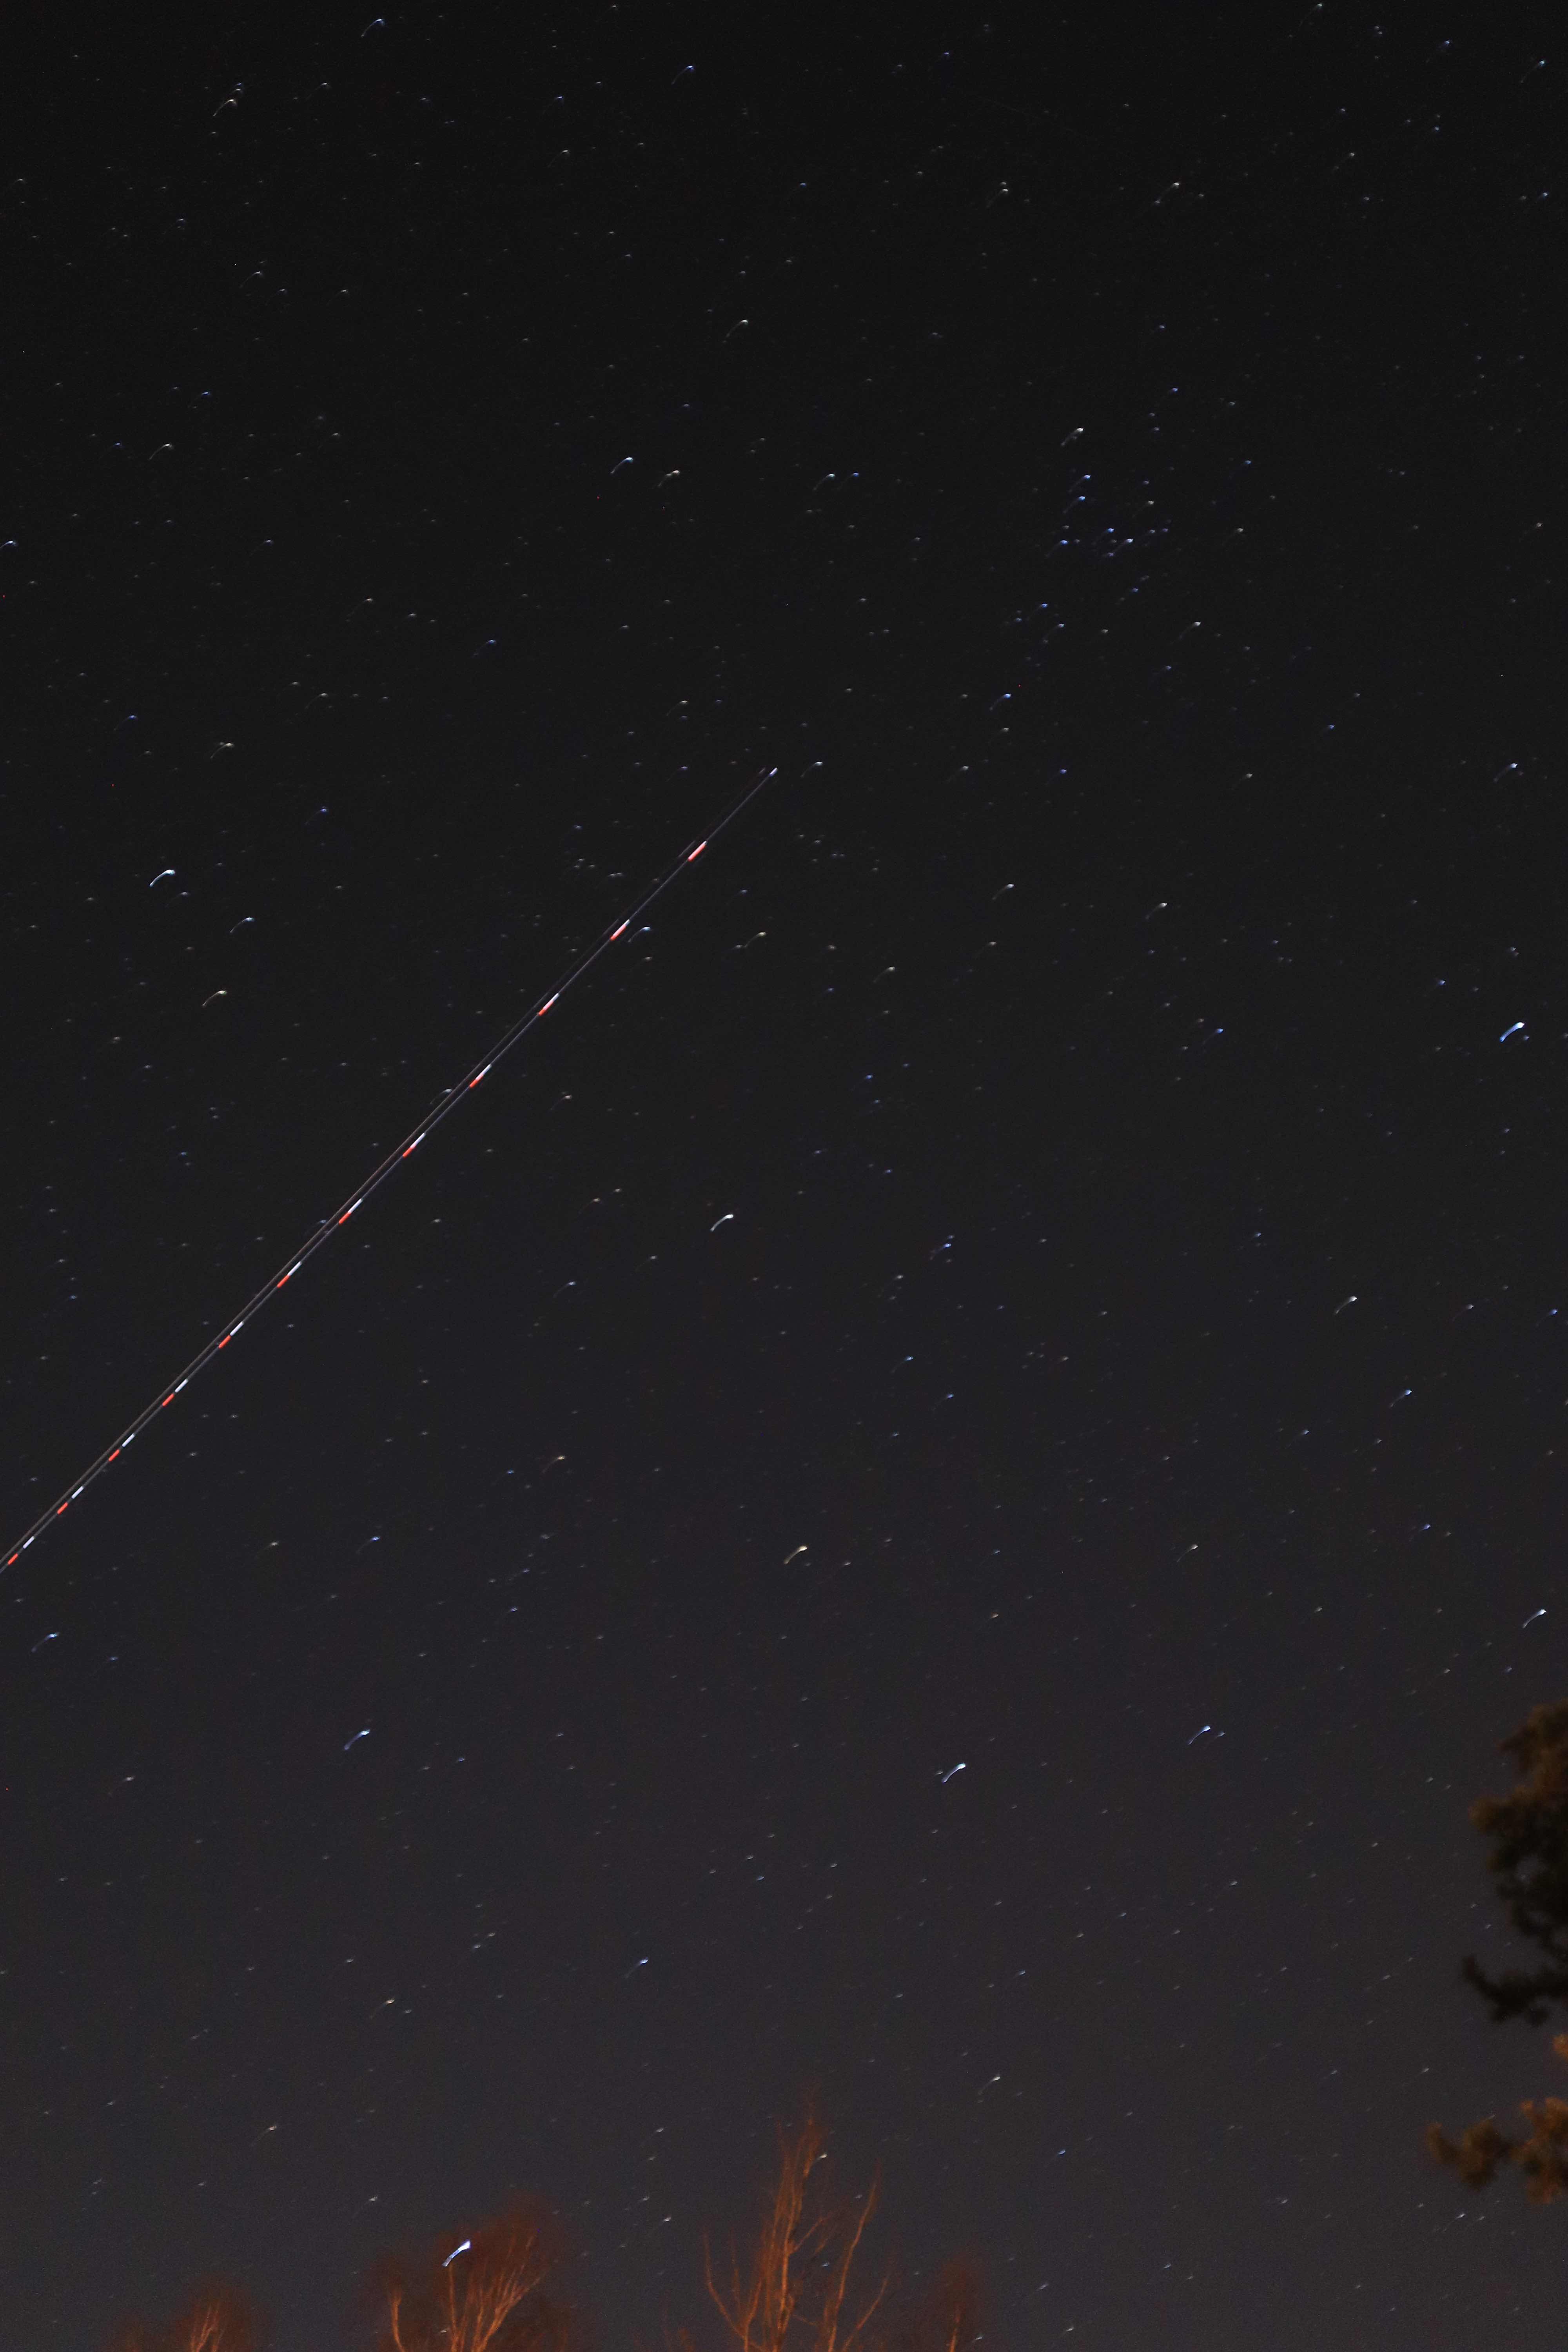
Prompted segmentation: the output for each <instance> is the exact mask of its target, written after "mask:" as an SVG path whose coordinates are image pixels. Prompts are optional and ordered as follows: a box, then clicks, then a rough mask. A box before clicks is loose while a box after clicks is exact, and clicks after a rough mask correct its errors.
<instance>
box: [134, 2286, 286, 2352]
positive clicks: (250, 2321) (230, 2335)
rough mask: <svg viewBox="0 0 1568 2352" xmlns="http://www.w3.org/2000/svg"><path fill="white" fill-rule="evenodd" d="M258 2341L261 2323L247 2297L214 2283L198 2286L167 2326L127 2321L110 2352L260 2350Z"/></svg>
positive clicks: (227, 2351)
mask: <svg viewBox="0 0 1568 2352" xmlns="http://www.w3.org/2000/svg"><path fill="white" fill-rule="evenodd" d="M261 2340H262V2328H261V2322H260V2319H259V2316H258V2313H257V2310H256V2306H255V2305H254V2304H253V2303H252V2302H251V2301H250V2298H249V2296H248V2295H247V2294H244V2293H242V2291H241V2290H240V2289H239V2288H238V2287H234V2286H229V2285H227V2284H225V2283H223V2282H216V2283H215V2284H212V2285H210V2286H205V2287H202V2288H199V2289H198V2290H197V2292H196V2293H195V2294H194V2295H193V2296H192V2297H191V2299H190V2301H189V2303H187V2304H186V2305H185V2306H184V2309H183V2310H182V2311H181V2312H180V2314H179V2315H178V2317H177V2318H175V2319H174V2320H172V2321H171V2322H170V2323H169V2325H168V2326H166V2327H153V2326H148V2324H147V2323H146V2322H145V2321H144V2320H140V2319H132V2320H128V2321H126V2322H125V2323H124V2325H123V2326H121V2328H120V2329H119V2330H118V2332H117V2333H116V2335H115V2336H114V2337H113V2339H112V2342H111V2347H110V2352H259V2347H260V2344H261Z"/></svg>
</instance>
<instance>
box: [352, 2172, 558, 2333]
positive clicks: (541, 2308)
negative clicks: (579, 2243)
mask: <svg viewBox="0 0 1568 2352" xmlns="http://www.w3.org/2000/svg"><path fill="white" fill-rule="evenodd" d="M564 2255H565V2242H564V2240H563V2236H562V2233H561V2231H560V2228H559V2225H558V2224H557V2222H556V2221H555V2219H554V2216H553V2215H552V2213H551V2212H550V2210H549V2209H548V2208H547V2207H546V2206H544V2205H542V2204H538V2203H536V2202H534V2201H533V2200H524V2201H520V2202H519V2203H517V2204H515V2205H512V2206H510V2207H509V2208H508V2209H507V2210H506V2211H505V2212H503V2213H500V2214H498V2215H497V2217H496V2218H495V2220H494V2221H486V2222H483V2223H481V2224H480V2226H479V2227H478V2228H477V2229H475V2230H474V2231H473V2232H472V2234H471V2235H469V2234H466V2233H462V2232H459V2231H454V2232H453V2233H452V2234H451V2235H450V2236H449V2237H447V2238H446V2239H445V2240H443V2241H441V2242H438V2243H437V2244H436V2245H434V2246H432V2247H430V2248H429V2249H428V2250H427V2251H426V2252H425V2253H423V2254H421V2255H416V2257H414V2258H413V2259H412V2260H408V2261H399V2260H396V2259H393V2260H391V2261H388V2262H387V2263H384V2264H383V2265H382V2267H381V2269H380V2271H379V2272H378V2273H377V2274H376V2279H375V2294H376V2301H377V2304H378V2305H379V2308H380V2311H381V2328H380V2333H379V2335H378V2336H377V2338H376V2343H377V2352H570V2347H572V2346H573V2345H574V2343H575V2342H576V2340H577V2334H578V2330H577V2325H576V2321H575V2318H574V2314H573V2313H572V2312H571V2311H569V2310H568V2309H567V2308H566V2306H565V2305H562V2304H557V2303H553V2302H551V2301H550V2300H549V2299H548V2298H547V2297H546V2296H545V2295H544V2294H543V2293H542V2289H543V2285H544V2282H545V2280H546V2279H547V2278H549V2277H550V2276H551V2274H552V2273H553V2272H554V2271H556V2270H558V2269H559V2268H560V2266H561V2263H562V2262H563V2259H564Z"/></svg>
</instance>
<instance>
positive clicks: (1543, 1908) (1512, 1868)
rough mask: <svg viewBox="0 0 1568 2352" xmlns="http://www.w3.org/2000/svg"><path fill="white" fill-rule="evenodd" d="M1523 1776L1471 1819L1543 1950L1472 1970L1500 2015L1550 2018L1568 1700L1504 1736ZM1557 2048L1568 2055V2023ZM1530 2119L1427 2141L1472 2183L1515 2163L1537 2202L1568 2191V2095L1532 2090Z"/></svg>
mask: <svg viewBox="0 0 1568 2352" xmlns="http://www.w3.org/2000/svg"><path fill="white" fill-rule="evenodd" d="M1502 1753H1503V1754H1504V1755H1505V1756H1507V1757H1510V1758H1511V1759H1512V1762H1513V1768H1514V1773H1515V1777H1516V1780H1517V1783H1518V1785H1517V1786H1516V1787H1515V1788H1514V1790H1512V1792H1511V1794H1510V1795H1509V1796H1506V1797H1482V1798H1480V1799H1479V1800H1478V1801H1477V1802H1476V1803H1475V1804H1473V1805H1472V1806H1471V1807H1470V1819H1471V1821H1472V1822H1474V1823H1475V1825H1476V1827H1477V1829H1478V1830H1479V1831H1480V1832H1481V1834H1482V1836H1483V1837H1486V1838H1489V1839H1490V1841H1491V1851H1490V1852H1489V1854H1488V1856H1487V1867H1488V1868H1489V1871H1490V1872H1491V1874H1492V1876H1493V1878H1494V1880H1495V1881H1496V1883H1497V1890H1498V1894H1499V1895H1500V1898H1501V1900H1502V1903H1503V1906H1504V1907H1505V1909H1506V1910H1507V1912H1508V1916H1509V1919H1510V1923H1511V1925H1512V1927H1514V1929H1515V1931H1516V1932H1517V1933H1518V1934H1519V1935H1521V1936H1522V1937H1524V1938H1525V1940H1526V1941H1527V1942H1528V1943H1531V1944H1533V1945H1534V1947H1535V1948H1536V1950H1537V1952H1538V1953H1539V1954H1540V1955H1541V1958H1540V1960H1539V1962H1538V1963H1537V1965H1536V1966H1535V1967H1534V1968H1531V1969H1511V1970H1510V1971H1508V1972H1507V1973H1506V1974H1504V1975H1501V1976H1490V1975H1489V1974H1488V1973H1487V1971H1486V1970H1485V1969H1483V1968H1482V1967H1481V1966H1480V1964H1479V1961H1477V1960H1476V1959H1475V1958H1473V1957H1472V1958H1468V1959H1467V1960H1466V1961H1465V1963H1464V1971H1463V1972H1464V1978H1465V1981H1466V1983H1467V1984H1468V1985H1470V1986H1472V1987H1473V1988H1474V1990H1476V1991H1477V1992H1478V1993H1479V1995H1480V1997H1481V1999H1482V2000H1484V2001H1485V2002H1486V2004H1487V2006H1488V2008H1489V2010H1490V2011H1491V2013H1492V2017H1493V2019H1494V2021H1497V2022H1498V2023H1502V2022H1504V2021H1507V2020H1508V2019H1510V2018H1515V2017H1522V2018H1523V2019H1524V2020H1525V2021H1526V2022H1527V2023H1529V2024H1531V2025H1543V2024H1544V2023H1545V2022H1546V2021H1547V2019H1548V2018H1549V2017H1550V2016H1551V2014H1552V2011H1553V2010H1554V2009H1568V1700H1562V1699H1560V1700H1558V1701H1556V1702H1555V1703H1554V1704H1553V1705H1552V1706H1538V1707H1537V1708H1536V1709H1535V1711H1534V1713H1533V1714H1532V1715H1531V1717H1529V1719H1528V1721H1526V1722H1524V1723H1522V1724H1521V1726H1520V1727H1519V1729H1518V1730H1517V1731H1516V1732H1514V1733H1512V1734H1511V1736H1510V1738H1507V1739H1505V1740H1504V1741H1503V1742H1502ZM1552 2048H1553V2049H1554V2050H1555V2051H1556V2053H1557V2055H1558V2056H1559V2057H1560V2058H1563V2059H1568V2033H1560V2034H1558V2035H1557V2036H1556V2037H1555V2038H1554V2040H1553V2042H1552ZM1521 2112H1522V2114H1523V2116H1524V2119H1525V2122H1526V2124H1527V2126H1528V2127H1529V2128H1528V2129H1527V2130H1526V2131H1525V2132H1523V2133H1522V2134H1521V2135H1520V2137H1517V2138H1510V2137H1509V2135H1508V2134H1507V2133H1506V2132H1504V2131H1502V2130H1501V2129H1500V2127H1499V2126H1498V2124H1497V2122H1496V2120H1495V2119H1494V2118H1493V2117H1492V2116H1487V2117H1485V2118H1484V2119H1483V2121H1481V2122H1480V2123H1477V2124H1471V2125H1469V2126H1468V2128H1467V2129H1466V2130H1465V2131H1463V2132H1461V2133H1460V2135H1459V2137H1458V2139H1457V2140H1452V2139H1450V2138H1449V2137H1447V2133H1446V2132H1445V2131H1444V2130H1443V2128H1442V2126H1440V2125H1438V2124H1433V2125H1432V2126H1431V2127H1430V2128H1429V2130H1428V2132H1427V2134H1426V2145H1427V2147H1429V2148H1430V2150H1431V2152H1432V2154H1433V2155H1434V2156H1435V2157H1436V2158H1437V2160H1438V2162H1439V2163H1441V2164H1446V2165H1448V2166H1450V2167H1451V2168H1452V2169H1453V2170H1454V2171H1456V2172H1457V2173H1458V2176H1459V2178H1460V2179H1461V2180H1463V2181H1464V2182H1465V2183H1466V2184H1467V2186H1468V2187H1469V2188H1472V2189H1484V2188H1485V2187H1486V2186H1487V2184H1488V2183H1489V2181H1491V2180H1493V2179H1496V2177H1497V2174H1498V2172H1499V2170H1500V2168H1501V2167H1502V2166H1503V2165H1505V2164H1508V2163H1512V2164H1516V2165H1518V2166H1519V2167H1520V2168H1521V2170H1522V2171H1523V2173H1524V2176H1525V2182H1526V2188H1527V2191H1528V2194H1529V2196H1530V2198H1531V2200H1532V2202H1534V2203H1535V2204H1538V2205H1547V2204H1550V2203H1551V2202H1552V2200H1553V2199H1554V2198H1558V2197H1562V2196H1564V2195H1568V2099H1560V2098H1545V2099H1542V2100H1540V2101H1536V2100H1534V2099H1526V2100H1525V2101H1524V2102H1523V2105H1522V2109H1521Z"/></svg>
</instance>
